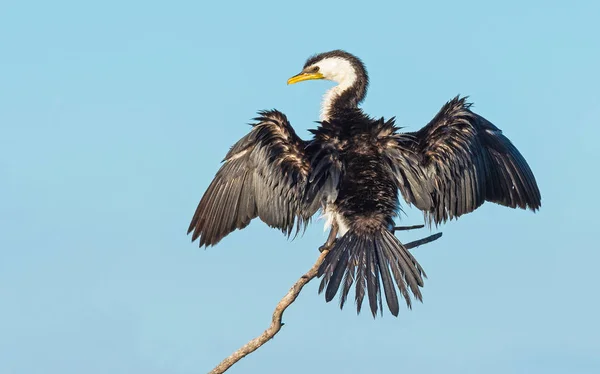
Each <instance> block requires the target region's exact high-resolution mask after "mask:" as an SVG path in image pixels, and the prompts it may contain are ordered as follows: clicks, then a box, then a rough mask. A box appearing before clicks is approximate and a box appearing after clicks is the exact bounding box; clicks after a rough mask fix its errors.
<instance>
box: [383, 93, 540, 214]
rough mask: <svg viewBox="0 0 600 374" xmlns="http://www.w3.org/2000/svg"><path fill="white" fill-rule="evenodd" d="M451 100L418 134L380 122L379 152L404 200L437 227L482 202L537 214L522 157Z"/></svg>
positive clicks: (482, 121)
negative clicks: (404, 131) (421, 212)
mask: <svg viewBox="0 0 600 374" xmlns="http://www.w3.org/2000/svg"><path fill="white" fill-rule="evenodd" d="M470 106H471V105H470V104H469V103H466V102H465V98H459V97H456V98H454V99H453V100H450V101H449V102H448V103H446V104H445V105H444V106H443V107H442V109H441V110H440V111H439V113H438V114H437V115H436V116H435V117H434V118H433V119H432V120H431V121H430V122H429V123H428V124H427V125H426V126H425V127H423V128H422V129H421V130H419V131H417V132H414V133H406V134H399V133H397V132H396V130H397V129H398V128H396V127H394V125H393V121H388V122H386V123H383V122H381V123H382V124H381V125H380V126H379V128H378V129H377V130H378V133H377V140H378V145H379V149H380V152H381V154H382V156H383V159H384V161H385V162H386V164H387V165H388V166H389V168H390V173H392V174H393V175H394V177H395V179H396V184H397V185H398V188H399V189H400V191H401V193H402V195H403V196H404V199H405V200H406V202H407V203H409V204H414V205H415V206H416V207H417V208H419V209H420V210H422V211H423V213H424V214H425V217H426V219H427V220H428V221H429V222H430V223H431V221H433V222H435V223H436V224H438V223H441V222H444V221H446V220H448V219H452V218H457V217H459V216H461V215H463V214H466V213H470V212H472V211H474V210H475V209H477V208H478V207H479V206H481V205H482V204H483V203H484V202H485V201H491V202H494V203H497V204H500V205H504V206H507V207H511V208H517V207H519V208H521V209H526V208H529V209H531V210H534V211H535V210H537V209H538V208H539V207H540V205H541V195H540V191H539V189H538V186H537V183H536V180H535V177H534V175H533V172H532V171H531V169H530V168H529V165H528V164H527V162H526V161H525V158H524V157H523V156H522V155H521V153H520V152H519V151H518V150H517V148H516V147H515V146H514V145H513V144H512V142H511V141H510V140H509V139H508V138H507V137H506V136H504V135H503V134H502V131H501V130H500V129H498V128H497V127H496V126H494V125H493V124H492V123H490V122H489V121H488V120H486V119H485V118H483V117H481V116H480V115H478V114H476V113H474V112H472V111H471V110H470Z"/></svg>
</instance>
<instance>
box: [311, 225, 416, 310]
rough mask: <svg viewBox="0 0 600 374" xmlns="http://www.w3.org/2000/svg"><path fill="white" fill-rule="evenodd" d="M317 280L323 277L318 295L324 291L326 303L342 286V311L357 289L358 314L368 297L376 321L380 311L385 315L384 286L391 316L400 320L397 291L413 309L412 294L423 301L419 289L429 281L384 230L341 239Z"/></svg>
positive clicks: (331, 251)
mask: <svg viewBox="0 0 600 374" xmlns="http://www.w3.org/2000/svg"><path fill="white" fill-rule="evenodd" d="M318 276H319V277H322V279H321V284H320V286H319V293H321V292H322V291H323V290H325V300H326V301H327V302H329V301H331V300H333V298H334V297H335V295H336V294H337V293H338V291H339V290H340V286H341V294H340V308H343V307H344V304H345V302H346V301H347V298H348V294H349V292H350V289H351V287H352V285H354V286H355V292H356V296H355V301H356V310H357V313H360V310H361V307H362V302H363V300H364V297H365V295H366V296H367V297H368V300H369V307H370V309H371V313H372V314H373V317H375V316H376V315H377V312H378V310H380V311H381V314H383V302H382V301H383V300H382V291H381V286H383V294H384V295H385V299H386V302H387V306H388V308H389V310H390V312H391V313H392V314H393V315H394V316H398V313H399V309H400V308H399V302H398V294H397V292H396V287H398V289H399V290H400V293H401V295H402V297H403V298H404V299H405V301H406V305H407V307H408V308H411V307H412V303H411V295H410V293H409V290H410V291H411V292H412V294H413V296H414V297H415V298H416V299H418V300H419V301H422V295H421V291H420V289H419V287H423V278H424V277H427V276H426V274H425V272H424V271H423V268H422V267H421V265H419V263H418V262H417V260H416V259H415V258H414V257H413V256H412V255H411V254H410V252H408V250H407V249H406V248H405V247H404V246H403V245H402V243H400V241H399V240H398V238H396V237H395V236H394V234H393V233H392V232H390V231H389V230H387V229H385V228H383V227H382V228H381V229H380V230H379V231H376V232H375V233H372V232H371V233H368V234H367V233H363V232H360V231H357V230H350V231H348V232H347V233H346V234H345V235H344V236H342V237H341V238H338V239H337V240H336V242H335V244H334V245H333V247H332V248H331V250H330V251H329V253H328V254H327V256H326V257H325V260H324V261H323V263H322V264H321V266H320V267H319V271H318ZM380 278H381V279H380Z"/></svg>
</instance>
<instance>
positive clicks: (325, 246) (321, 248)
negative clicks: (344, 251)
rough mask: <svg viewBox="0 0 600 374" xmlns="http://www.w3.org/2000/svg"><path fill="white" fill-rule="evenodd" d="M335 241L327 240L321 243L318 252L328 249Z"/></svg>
mask: <svg viewBox="0 0 600 374" xmlns="http://www.w3.org/2000/svg"><path fill="white" fill-rule="evenodd" d="M334 243H335V240H334V241H332V242H331V243H330V242H327V243H325V244H323V245H322V246H320V247H319V252H324V251H328V250H330V249H331V248H332V247H333V244H334Z"/></svg>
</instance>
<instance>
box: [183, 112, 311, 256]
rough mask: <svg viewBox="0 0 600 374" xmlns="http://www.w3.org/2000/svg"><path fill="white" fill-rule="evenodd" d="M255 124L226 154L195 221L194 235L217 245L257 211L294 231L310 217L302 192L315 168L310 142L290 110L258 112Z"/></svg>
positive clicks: (272, 222) (270, 221) (271, 223)
mask: <svg viewBox="0 0 600 374" xmlns="http://www.w3.org/2000/svg"><path fill="white" fill-rule="evenodd" d="M255 120H256V121H257V122H256V123H254V124H253V125H252V126H253V128H252V130H251V131H250V132H249V133H248V134H247V135H246V136H244V137H243V138H242V139H240V140H239V141H238V142H237V143H236V144H235V145H234V146H233V147H231V150H230V151H229V152H228V153H227V155H226V156H225V159H224V164H223V165H222V166H221V168H220V169H219V171H218V172H217V174H216V175H215V178H214V179H213V181H212V182H211V184H210V185H209V187H208V189H207V190H206V192H205V193H204V196H203V197H202V199H201V200H200V203H199V204H198V208H197V209H196V212H195V214H194V217H193V218H192V221H191V223H190V226H189V229H188V234H189V233H190V232H193V234H192V241H194V240H196V239H197V238H198V237H200V246H203V245H206V246H210V245H215V244H217V243H218V242H219V241H220V240H221V239H223V237H225V236H226V235H228V234H229V233H231V232H232V231H234V230H236V229H242V228H244V227H246V226H248V224H249V223H250V221H251V220H252V219H254V218H256V217H259V218H260V219H261V220H262V221H263V222H265V223H266V224H268V225H269V226H270V227H274V228H278V229H280V230H281V231H283V232H284V233H285V234H287V235H290V234H291V232H292V230H293V228H294V226H296V227H297V229H299V228H300V226H301V224H303V223H306V221H307V220H308V219H310V215H309V214H307V213H305V212H304V210H303V192H304V188H305V185H306V181H307V178H308V174H309V171H310V163H309V161H308V160H307V158H306V155H305V144H304V141H302V139H300V138H299V137H298V135H296V133H295V131H294V129H293V128H292V126H291V125H290V123H289V122H288V120H287V118H286V116H285V115H284V114H283V113H281V112H279V111H276V110H272V111H262V112H259V117H257V118H255Z"/></svg>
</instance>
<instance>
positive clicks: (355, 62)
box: [287, 49, 369, 120]
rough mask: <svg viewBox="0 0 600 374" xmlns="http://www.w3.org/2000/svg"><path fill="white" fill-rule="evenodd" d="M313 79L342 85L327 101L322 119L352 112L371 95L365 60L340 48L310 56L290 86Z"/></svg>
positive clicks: (330, 93)
mask: <svg viewBox="0 0 600 374" xmlns="http://www.w3.org/2000/svg"><path fill="white" fill-rule="evenodd" d="M312 79H327V80H331V81H334V82H337V83H338V85H337V86H335V87H333V88H331V89H330V90H328V91H327V93H326V94H325V96H324V98H323V103H322V105H321V120H329V119H330V118H331V117H332V116H339V115H341V114H342V113H345V111H347V110H348V109H353V108H357V107H358V104H359V103H360V102H361V101H363V100H364V98H365V96H366V95H367V86H368V85H369V76H368V75H367V69H365V65H364V64H363V63H362V61H361V60H360V59H359V58H358V57H356V56H354V55H351V54H350V53H348V52H346V51H342V50H339V49H338V50H335V51H330V52H325V53H320V54H318V55H315V56H312V57H310V58H309V59H308V60H306V63H305V64H304V68H303V69H302V71H301V72H300V74H297V75H295V76H293V77H291V78H290V79H288V81H287V83H288V84H294V83H298V82H302V81H306V80H312Z"/></svg>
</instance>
